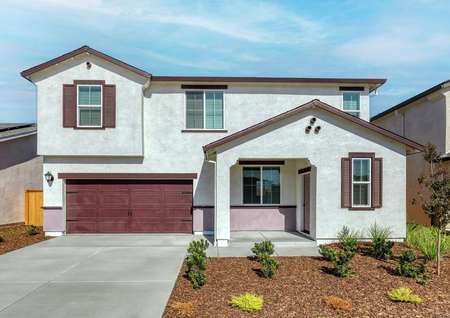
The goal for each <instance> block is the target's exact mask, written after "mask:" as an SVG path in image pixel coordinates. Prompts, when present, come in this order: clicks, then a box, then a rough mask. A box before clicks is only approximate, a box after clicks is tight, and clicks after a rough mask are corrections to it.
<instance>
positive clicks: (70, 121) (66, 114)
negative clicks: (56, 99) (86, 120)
mask: <svg viewBox="0 0 450 318" xmlns="http://www.w3.org/2000/svg"><path fill="white" fill-rule="evenodd" d="M76 125H77V94H76V90H75V85H73V84H64V85H63V127H68V128H69V127H76Z"/></svg>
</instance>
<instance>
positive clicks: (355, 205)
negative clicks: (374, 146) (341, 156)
mask: <svg viewBox="0 0 450 318" xmlns="http://www.w3.org/2000/svg"><path fill="white" fill-rule="evenodd" d="M355 160H368V161H369V181H354V180H353V176H354V174H353V171H354V167H355V164H354V162H355ZM351 178H352V189H351V191H352V207H353V208H370V207H372V158H352V175H351ZM354 184H368V185H369V186H368V188H367V191H368V192H369V193H368V194H367V198H368V200H367V204H355V196H354V195H353V193H354V192H353V185H354Z"/></svg>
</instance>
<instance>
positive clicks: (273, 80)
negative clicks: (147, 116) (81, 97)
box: [152, 76, 386, 86]
mask: <svg viewBox="0 0 450 318" xmlns="http://www.w3.org/2000/svg"><path fill="white" fill-rule="evenodd" d="M152 81H155V82H240V83H346V84H373V85H377V86H381V85H383V84H384V83H386V79H385V78H331V77H244V76H153V77H152Z"/></svg>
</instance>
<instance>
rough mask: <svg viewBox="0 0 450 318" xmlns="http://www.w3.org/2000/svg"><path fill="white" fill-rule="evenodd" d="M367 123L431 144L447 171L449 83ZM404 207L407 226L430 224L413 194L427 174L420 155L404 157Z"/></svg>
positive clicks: (449, 157)
mask: <svg viewBox="0 0 450 318" xmlns="http://www.w3.org/2000/svg"><path fill="white" fill-rule="evenodd" d="M371 121H372V122H373V123H374V124H376V125H378V126H381V127H383V128H385V129H388V130H390V131H392V132H394V133H396V134H398V135H401V136H403V137H406V138H409V139H412V140H415V141H417V142H419V143H421V144H423V145H424V144H427V143H432V144H434V145H435V146H436V148H437V150H438V151H439V152H440V153H441V154H442V159H443V165H444V166H445V167H446V168H447V169H448V170H449V171H450V80H448V81H445V82H442V83H440V84H437V85H435V86H433V87H431V88H429V89H427V90H425V91H423V92H421V93H419V94H417V95H415V96H413V97H411V98H409V99H407V100H405V101H403V102H401V103H400V104H398V105H395V106H393V107H391V108H389V109H387V110H385V111H384V112H382V113H380V114H378V115H376V116H374V117H372V119H371ZM406 166H407V174H406V181H407V182H406V184H407V186H406V203H407V216H408V222H410V223H419V224H430V218H429V217H428V216H427V215H426V214H425V213H424V211H423V210H422V207H421V203H420V202H416V203H413V202H414V199H417V198H418V195H417V193H418V192H419V191H423V189H422V188H421V187H420V185H419V182H418V179H419V177H420V176H422V175H425V174H428V173H429V169H430V168H429V166H428V164H427V163H426V162H425V161H424V159H423V154H414V155H411V156H408V157H407V163H406Z"/></svg>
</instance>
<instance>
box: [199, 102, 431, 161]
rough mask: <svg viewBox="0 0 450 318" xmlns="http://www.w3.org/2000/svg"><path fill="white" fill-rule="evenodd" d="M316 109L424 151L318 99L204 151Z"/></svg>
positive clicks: (243, 131) (421, 147)
mask: <svg viewBox="0 0 450 318" xmlns="http://www.w3.org/2000/svg"><path fill="white" fill-rule="evenodd" d="M314 107H317V108H320V109H323V110H325V111H328V112H330V113H332V114H335V115H337V116H339V117H342V118H344V119H346V120H349V121H351V122H353V123H355V124H358V125H360V126H363V127H365V128H368V129H370V130H372V131H375V132H377V133H379V134H381V135H384V136H386V137H388V138H391V139H394V140H396V141H397V142H400V143H402V144H405V145H407V146H409V147H411V148H414V149H416V150H419V151H422V150H423V149H424V146H423V145H421V144H419V143H417V142H415V141H413V140H410V139H408V138H405V137H402V136H400V135H397V134H395V133H393V132H391V131H389V130H386V129H384V128H381V127H379V126H377V125H374V124H372V123H370V122H368V121H365V120H362V119H360V118H357V117H355V116H352V115H350V114H347V113H346V112H343V111H342V110H340V109H337V108H335V107H333V106H331V105H328V104H326V103H324V102H322V101H320V100H318V99H314V100H312V101H309V102H307V103H305V104H303V105H300V106H298V107H295V108H293V109H291V110H288V111H286V112H284V113H281V114H279V115H276V116H274V117H271V118H269V119H266V120H264V121H262V122H260V123H258V124H255V125H253V126H250V127H248V128H245V129H243V130H240V131H237V132H235V133H233V134H231V135H228V136H225V137H223V138H221V139H219V140H216V141H213V142H211V143H209V144H207V145H205V146H203V151H204V152H205V153H206V152H208V151H209V150H212V149H214V148H216V147H219V146H222V145H224V144H227V143H229V142H231V141H234V140H236V139H239V138H241V137H244V136H246V135H249V134H251V133H253V132H255V131H258V130H259V129H262V128H264V127H267V126H270V125H272V124H274V123H277V122H279V121H282V120H284V119H286V118H289V117H291V116H293V115H296V114H298V113H300V112H303V111H305V110H308V109H311V108H314Z"/></svg>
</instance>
